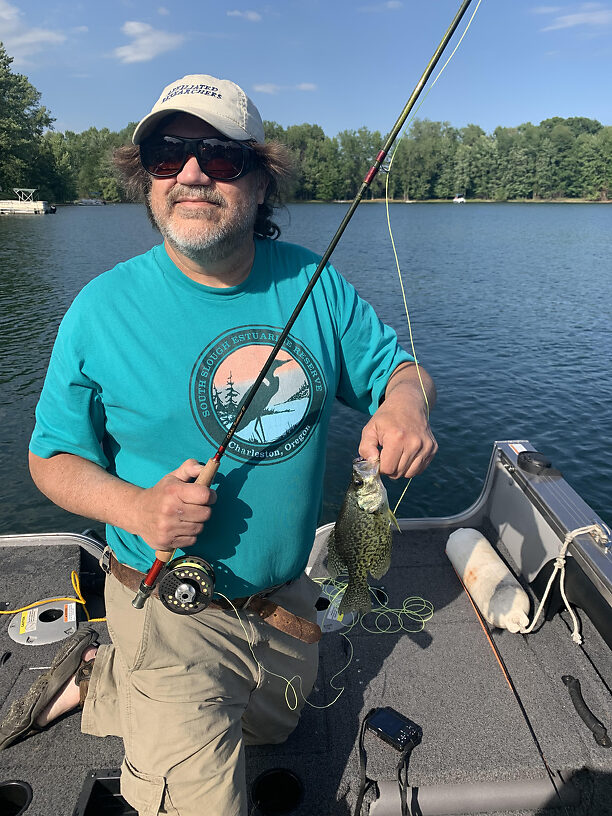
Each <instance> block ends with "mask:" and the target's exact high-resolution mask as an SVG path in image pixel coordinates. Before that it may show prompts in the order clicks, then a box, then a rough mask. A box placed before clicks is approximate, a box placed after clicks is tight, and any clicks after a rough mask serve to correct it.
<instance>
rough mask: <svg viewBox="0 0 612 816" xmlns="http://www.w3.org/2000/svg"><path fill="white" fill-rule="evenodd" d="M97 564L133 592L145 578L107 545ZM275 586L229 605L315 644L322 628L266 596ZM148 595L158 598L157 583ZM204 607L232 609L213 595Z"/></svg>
mask: <svg viewBox="0 0 612 816" xmlns="http://www.w3.org/2000/svg"><path fill="white" fill-rule="evenodd" d="M100 565H101V567H102V569H103V570H104V571H105V572H107V573H109V574H110V575H113V576H114V577H115V578H116V579H117V580H118V581H119V583H121V584H123V586H125V587H127V588H128V589H131V590H133V592H134V593H136V592H137V591H138V588H139V587H140V582H141V581H142V579H143V578H144V577H145V574H144V572H139V571H138V570H135V569H133V568H132V567H128V566H127V564H121V563H120V562H119V561H117V559H116V558H115V556H114V554H113V552H112V551H111V550H110V548H107V549H106V550H105V551H104V554H103V556H102V559H101V561H100ZM276 589H278V587H274V588H272V589H269V590H265V591H264V592H258V593H257V594H255V595H251V596H247V597H244V598H234V599H233V600H232V604H233V605H234V606H235V607H236V608H237V609H248V610H249V612H254V613H255V614H256V615H258V616H259V617H260V618H261V619H262V620H264V621H265V622H266V623H268V624H269V625H270V626H273V627H274V628H275V629H278V630H279V631H281V632H285V634H287V635H291V637H294V638H297V639H298V640H301V641H303V642H304V643H317V642H318V641H319V640H320V639H321V629H320V628H319V626H317V624H316V623H312V622H311V621H309V620H306V618H301V617H300V616H299V615H294V614H293V612H289V611H288V610H287V609H283V608H282V606H279V605H278V604H276V603H274V601H271V600H270V599H269V598H267V597H266V595H269V594H270V593H272V592H275V591H276ZM151 596H152V597H153V598H157V599H158V600H159V591H158V588H157V586H155V587H154V588H153V592H152V593H151ZM207 608H208V609H224V610H231V609H232V606H231V605H230V604H229V603H228V602H227V601H226V600H225V599H224V598H215V599H214V600H212V601H211V602H210V603H209V605H208V607H207Z"/></svg>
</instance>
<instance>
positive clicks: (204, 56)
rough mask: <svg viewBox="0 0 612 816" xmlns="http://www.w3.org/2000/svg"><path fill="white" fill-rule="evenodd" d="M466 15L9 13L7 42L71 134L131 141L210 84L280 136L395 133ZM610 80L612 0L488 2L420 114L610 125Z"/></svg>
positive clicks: (461, 121) (175, 7)
mask: <svg viewBox="0 0 612 816" xmlns="http://www.w3.org/2000/svg"><path fill="white" fill-rule="evenodd" d="M477 3H478V0H472V4H471V6H470V7H469V9H468V12H467V14H466V16H465V17H464V19H463V21H462V25H461V26H460V28H459V30H458V33H457V34H456V35H455V37H454V38H453V40H452V42H451V47H450V48H449V49H447V52H446V54H445V58H446V56H448V54H449V53H450V51H451V50H452V47H453V46H454V44H456V43H457V41H458V40H459V37H460V34H461V32H462V31H463V29H464V28H465V24H466V23H467V21H468V19H469V18H470V16H471V14H472V12H473V10H474V9H475V8H476V6H477ZM460 5H461V1H460V0H382V1H381V0H282V2H281V0H276V1H274V0H272V2H270V0H268V2H265V0H263V1H262V2H261V4H260V3H259V2H257V0H244V4H242V3H241V2H240V0H228V2H223V0H217V2H214V3H213V2H210V0H161V2H160V3H157V2H155V0H153V2H151V0H148V2H144V0H103V2H95V1H94V0H87V2H86V1H85V0H0V41H2V42H3V43H4V46H5V48H6V50H7V52H8V54H9V56H11V57H13V59H14V61H13V64H12V70H13V71H14V72H18V73H22V74H25V75H26V76H27V77H28V79H29V80H30V82H31V83H32V84H33V85H34V86H35V87H36V88H37V89H38V90H39V91H40V92H41V94H42V99H41V102H42V104H43V105H45V106H46V107H47V108H48V109H49V110H50V112H51V114H52V116H53V117H55V123H54V127H55V129H56V130H59V131H66V130H72V131H75V132H80V131H83V130H86V129H87V128H89V127H91V126H94V127H97V128H103V127H107V128H109V129H111V130H120V129H122V128H124V127H125V126H126V125H127V124H128V123H129V122H134V121H138V120H139V119H140V118H142V117H143V116H144V115H146V113H148V111H149V110H150V109H151V107H152V106H153V104H154V102H155V101H156V100H157V98H158V97H159V95H160V94H161V92H162V90H163V88H164V87H165V86H166V85H167V84H169V83H170V82H172V81H174V80H175V79H179V78H180V77H182V76H184V75H186V74H192V73H206V74H211V75H213V76H216V77H219V78H227V79H232V80H233V81H234V82H237V83H238V84H239V85H241V86H242V87H243V88H244V90H245V91H246V93H247V94H248V95H249V96H250V97H251V98H252V99H253V101H254V102H255V104H256V105H257V107H258V108H259V111H260V113H261V115H262V118H263V119H268V120H272V121H275V122H278V123H279V124H281V125H282V126H283V127H287V126H289V125H294V124H301V123H303V122H308V123H311V124H318V125H320V126H321V127H322V128H323V130H324V132H325V133H326V134H327V135H329V136H335V135H336V134H337V133H339V132H340V131H342V130H347V129H357V128H359V127H363V126H365V127H367V128H369V129H370V130H379V131H381V132H382V133H387V132H388V131H389V130H390V129H391V128H392V126H393V124H394V123H395V121H396V119H397V118H398V116H399V115H400V113H401V111H402V109H403V107H404V105H405V104H406V101H407V100H408V98H409V96H410V94H411V92H412V90H413V89H414V87H415V85H416V84H417V82H418V80H419V78H420V76H421V74H422V73H423V71H424V69H425V66H426V65H427V63H428V61H429V59H430V57H431V55H432V54H433V52H434V51H435V49H436V47H437V45H438V43H439V42H440V40H441V39H442V36H443V34H444V33H445V31H446V29H447V28H448V26H449V25H450V22H451V20H452V19H453V17H454V16H455V14H456V12H457V10H458V9H459V7H460ZM445 58H444V59H445ZM444 59H443V60H442V61H441V62H440V66H441V65H442V63H443V62H444ZM434 76H435V74H434ZM611 78H612V0H607V2H572V0H569V1H568V2H562V3H559V4H557V3H551V4H545V3H543V2H530V1H529V0H482V1H481V4H480V6H479V7H478V10H477V12H476V15H475V17H474V20H473V22H472V24H471V26H470V28H469V30H468V32H467V34H466V36H465V38H464V40H463V42H462V43H461V45H460V46H459V49H458V50H457V52H456V54H455V55H454V57H453V58H452V60H451V61H450V63H449V64H448V66H447V67H446V69H445V70H444V72H443V74H442V76H441V77H440V79H439V80H438V82H437V84H436V85H435V87H434V88H433V89H432V90H431V92H430V93H429V95H428V96H427V98H426V99H425V101H424V102H423V104H422V106H421V108H420V109H419V110H418V112H417V113H416V115H417V116H418V118H421V119H431V120H435V121H444V122H449V123H450V124H451V125H453V126H455V127H464V126H465V125H467V124H469V123H473V124H477V125H480V126H481V127H482V128H483V129H484V130H485V131H486V132H487V133H490V132H492V131H493V130H494V129H495V128H496V127H497V126H498V125H501V126H504V127H516V126H517V125H519V124H521V123H523V122H532V123H533V124H538V123H539V122H540V121H542V120H543V119H546V118H548V117H551V116H562V117H570V116H586V117H589V118H594V119H598V120H599V121H600V122H601V123H602V124H604V125H611V124H612V101H611V100H612V96H611V92H610V87H611V82H610V80H611ZM0 115H1V112H0Z"/></svg>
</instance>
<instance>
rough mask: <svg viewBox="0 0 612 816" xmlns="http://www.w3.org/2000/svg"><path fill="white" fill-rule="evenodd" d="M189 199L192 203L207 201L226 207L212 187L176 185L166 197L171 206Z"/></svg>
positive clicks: (221, 197)
mask: <svg viewBox="0 0 612 816" xmlns="http://www.w3.org/2000/svg"><path fill="white" fill-rule="evenodd" d="M185 199H189V200H190V201H206V202H207V203H208V204H218V205H219V206H220V207H225V205H226V201H225V199H224V198H223V196H222V195H221V194H220V193H219V192H218V191H217V190H211V189H210V187H204V186H201V187H198V186H189V187H188V186H187V185H183V184H175V185H174V187H173V188H172V189H171V190H170V192H169V193H168V195H167V196H166V201H167V203H168V204H169V205H172V204H176V202H177V201H179V200H183V201H184V200H185Z"/></svg>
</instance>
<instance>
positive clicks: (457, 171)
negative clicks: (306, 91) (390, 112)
mask: <svg viewBox="0 0 612 816" xmlns="http://www.w3.org/2000/svg"><path fill="white" fill-rule="evenodd" d="M11 63H12V58H11V57H9V56H8V55H7V53H6V51H5V50H4V48H3V46H2V44H1V43H0V197H6V198H13V197H14V196H13V193H12V189H13V187H36V188H37V190H38V193H37V197H40V198H44V199H47V200H49V201H51V202H55V203H61V202H69V201H74V200H75V199H78V198H92V197H95V198H102V199H105V200H106V201H124V200H126V196H125V192H124V190H123V189H122V188H121V186H120V184H119V182H118V180H117V178H116V176H115V174H114V171H113V167H112V162H111V155H112V151H113V150H114V149H115V148H116V147H118V146H120V145H123V144H129V143H130V140H131V135H132V132H133V130H134V127H135V123H130V124H128V125H127V126H126V127H125V128H124V129H123V130H121V131H119V132H113V131H110V130H108V128H103V129H102V130H98V129H97V128H93V127H92V128H89V130H86V131H83V132H82V133H73V132H72V131H66V132H65V133H60V132H56V131H54V130H51V129H50V128H51V127H52V123H53V121H54V120H53V118H52V116H51V114H50V112H49V111H48V110H47V109H46V108H45V107H44V106H43V105H41V104H40V99H41V95H40V93H39V92H38V91H37V90H36V89H35V88H34V87H33V86H32V85H31V84H30V82H29V81H28V79H27V77H25V76H23V75H21V74H16V73H13V72H12V70H11ZM264 125H265V131H266V137H267V138H276V139H278V140H280V141H282V142H284V143H285V144H287V145H288V146H289V147H290V148H291V150H292V151H293V153H294V155H295V159H296V176H295V180H294V183H293V186H292V188H291V191H290V197H291V198H292V199H293V200H295V201H306V200H318V201H332V200H338V199H340V200H346V199H352V198H354V196H355V195H356V193H357V191H358V189H359V187H360V185H361V182H362V180H363V177H364V175H365V173H366V172H367V170H368V168H369V167H370V166H371V164H372V162H373V160H374V158H375V156H376V154H377V153H378V151H379V150H380V148H381V146H382V144H383V143H384V136H383V135H382V134H381V133H380V132H378V131H374V132H371V131H370V130H368V129H367V128H365V127H364V128H359V130H344V131H342V132H341V133H339V134H338V135H337V136H335V137H330V136H327V135H326V134H325V133H324V132H323V130H322V129H321V128H320V127H319V126H318V125H310V124H303V125H291V126H290V127H287V128H283V127H282V126H281V125H279V124H277V123H276V122H265V123H264ZM391 155H393V149H392V151H391V153H390V156H391ZM385 180H386V179H385V174H384V172H381V173H379V174H378V176H377V177H376V178H375V179H374V181H373V183H372V186H371V188H370V195H371V197H372V198H380V197H383V196H384V194H385ZM611 188H612V127H604V126H602V125H601V123H600V122H598V121H596V120H595V119H587V118H585V117H573V118H570V119H562V118H560V117H553V118H551V119H545V120H544V121H543V122H541V123H540V124H539V125H532V124H531V123H525V124H522V125H519V126H518V127H516V128H508V127H497V128H496V129H495V131H494V132H493V133H490V134H487V133H485V132H484V130H482V128H480V127H479V126H478V125H468V126H467V127H464V128H454V127H451V125H450V124H449V123H448V122H431V121H429V120H415V121H414V122H413V123H412V125H411V127H410V128H409V130H408V131H407V133H405V134H404V136H403V138H402V139H400V140H399V142H398V143H397V150H396V152H395V154H394V156H393V164H392V169H391V173H390V175H389V196H390V197H391V198H392V199H401V200H413V201H426V200H431V199H449V198H453V196H455V195H464V196H465V197H466V198H472V199H473V198H478V199H486V200H493V201H507V200H515V199H521V200H522V199H544V200H554V199H561V198H569V199H572V198H573V199H589V200H594V201H607V200H608V196H609V194H610V190H611Z"/></svg>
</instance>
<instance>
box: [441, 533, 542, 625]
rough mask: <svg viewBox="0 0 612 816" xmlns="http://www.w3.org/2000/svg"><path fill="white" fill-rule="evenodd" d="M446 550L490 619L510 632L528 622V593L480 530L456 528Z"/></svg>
mask: <svg viewBox="0 0 612 816" xmlns="http://www.w3.org/2000/svg"><path fill="white" fill-rule="evenodd" d="M446 554H447V556H448V557H449V559H450V561H451V563H452V565H453V566H454V568H455V570H456V571H457V574H458V575H459V577H460V578H461V580H462V581H463V583H464V585H465V587H466V589H467V591H468V592H469V593H470V596H471V597H472V600H473V601H474V603H475V604H476V606H477V607H478V609H479V610H480V612H481V613H482V616H483V617H484V619H485V620H486V621H487V623H489V624H491V626H497V627H499V628H501V629H507V630H508V631H509V632H520V631H522V630H524V629H525V628H526V627H527V626H528V624H529V597H528V595H527V593H526V592H525V590H524V589H523V588H522V586H521V585H520V584H519V582H518V581H517V580H516V578H515V577H514V575H513V574H512V573H511V572H510V570H509V569H508V567H507V566H506V565H505V563H504V562H503V561H502V559H501V558H500V557H499V555H498V554H497V553H496V552H495V550H494V549H493V547H492V546H491V544H490V543H489V542H488V541H487V539H486V538H485V536H483V534H482V533H481V532H480V531H479V530H472V529H469V528H461V529H460V530H455V532H454V533H451V534H450V536H449V537H448V541H447V542H446Z"/></svg>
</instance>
